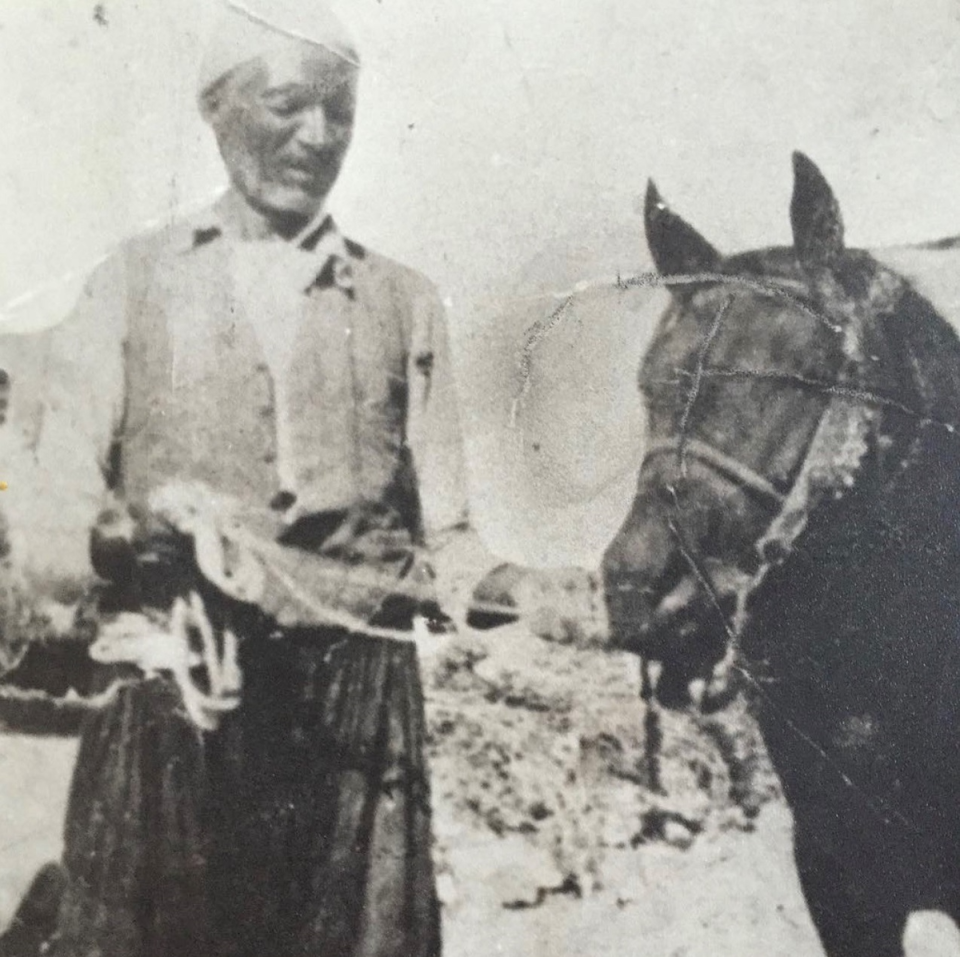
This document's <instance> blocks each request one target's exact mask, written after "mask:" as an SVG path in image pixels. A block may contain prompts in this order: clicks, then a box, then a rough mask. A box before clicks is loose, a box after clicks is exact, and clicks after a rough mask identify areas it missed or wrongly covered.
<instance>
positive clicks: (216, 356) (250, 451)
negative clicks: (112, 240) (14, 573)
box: [0, 202, 482, 592]
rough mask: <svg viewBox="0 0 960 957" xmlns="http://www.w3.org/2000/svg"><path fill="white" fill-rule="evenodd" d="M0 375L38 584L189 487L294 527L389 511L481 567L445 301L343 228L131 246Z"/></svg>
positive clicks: (23, 534)
mask: <svg viewBox="0 0 960 957" xmlns="http://www.w3.org/2000/svg"><path fill="white" fill-rule="evenodd" d="M258 252H259V253H262V254H265V255H261V256H258ZM274 252H275V253H276V254H277V255H276V257H275V258H274V259H271V255H272V253H274ZM290 252H293V256H290V255H288V253H290ZM257 263H260V267H259V268H261V270H262V272H261V274H259V276H258V278H257V279H256V280H253V281H251V272H252V271H253V270H254V269H256V268H258V267H257V265H256V264H257ZM0 368H5V369H7V371H8V372H9V373H10V377H11V385H10V392H11V400H10V405H11V409H10V412H9V414H8V417H7V418H8V421H7V424H6V425H5V426H0V466H3V465H4V460H6V462H8V463H10V469H9V471H10V478H9V479H7V478H6V476H2V475H0V478H3V479H5V480H7V481H8V484H9V485H10V490H9V491H7V492H5V493H3V494H4V495H5V496H6V497H5V498H4V499H3V500H0V507H3V508H4V509H5V511H6V512H7V514H8V515H10V516H11V524H12V525H13V526H15V527H14V528H13V530H12V535H13V537H14V538H17V535H18V533H19V547H20V551H19V553H18V554H22V555H24V556H25V561H26V562H27V564H29V565H31V567H32V568H34V569H36V570H37V573H38V574H39V575H41V576H43V575H45V574H47V575H51V576H52V577H53V578H56V579H69V578H70V577H71V576H72V577H76V578H82V577H83V576H84V575H87V574H89V566H88V563H87V559H86V544H87V530H88V529H89V527H90V525H91V524H92V522H93V520H94V518H95V516H96V512H97V511H98V510H99V508H100V507H101V505H102V502H103V500H104V497H105V496H106V495H107V494H108V493H109V491H110V489H111V488H112V489H113V490H114V491H115V492H117V493H118V494H120V495H121V496H123V497H125V498H127V499H130V500H133V501H142V500H143V499H144V498H145V496H146V495H148V494H149V492H150V490H151V489H152V488H155V487H157V486H158V485H159V484H162V483H163V482H164V481H166V480H169V479H172V478H177V479H198V480H202V481H205V482H208V483H209V484H211V485H212V486H214V487H215V488H217V489H218V490H220V491H223V492H225V493H228V494H231V495H233V496H236V497H239V498H243V499H247V500H248V501H250V502H251V503H252V504H258V505H263V504H267V503H270V502H271V501H280V502H282V501H284V500H287V501H290V500H291V498H292V501H293V503H294V504H293V505H292V507H293V508H294V509H295V510H296V514H310V513H315V512H325V511H329V510H337V509H349V508H351V507H352V506H354V505H356V504H358V503H373V504H379V505H383V506H384V507H386V508H390V509H395V510H396V511H397V513H398V514H399V515H401V517H402V521H403V522H404V523H407V524H409V526H410V527H411V531H412V532H414V534H415V535H416V536H419V537H422V538H423V539H424V540H425V541H426V542H427V544H428V545H429V546H432V548H433V549H434V550H435V551H436V550H440V549H441V547H442V546H444V545H446V544H448V543H453V551H454V552H457V551H463V550H464V549H465V548H466V550H467V551H468V552H470V553H471V554H476V553H477V552H478V550H479V551H481V552H482V546H479V542H478V540H477V539H476V536H475V535H474V534H473V533H472V532H471V531H469V530H468V528H469V526H468V508H467V495H466V485H465V475H464V465H463V454H462V436H461V433H460V420H459V415H458V411H457V409H458V402H457V396H456V390H455V387H454V382H453V375H452V368H451V356H450V350H449V341H448V334H447V328H446V320H445V316H444V312H443V308H442V305H441V303H440V301H439V298H438V296H437V294H436V291H435V290H434V288H433V287H432V286H431V285H430V284H429V283H428V282H427V281H426V280H425V279H424V278H423V277H422V276H420V275H419V274H417V273H415V272H413V271H412V270H410V269H407V268H406V267H403V266H401V265H399V264H397V263H394V262H392V261H390V260H388V259H386V258H384V257H381V256H378V255H377V254H375V253H372V252H370V251H368V250H366V249H364V248H363V247H361V246H359V245H357V244H355V243H352V242H351V241H349V240H345V239H343V237H342V236H340V234H339V233H338V232H337V231H336V227H335V226H334V225H333V224H332V221H329V220H328V221H327V222H326V225H325V226H324V227H323V228H322V229H321V231H320V234H319V236H318V237H316V244H315V245H311V244H309V243H308V248H307V249H305V250H299V249H297V250H288V249H283V248H282V246H280V245H277V246H276V247H273V248H271V249H270V250H269V251H268V250H267V248H266V247H265V246H262V245H260V244H258V243H257V242H252V241H245V240H244V237H243V235H242V232H241V231H240V230H239V229H237V228H236V223H235V222H234V221H233V219H232V217H231V215H230V212H229V206H228V205H227V204H225V203H223V202H221V203H220V204H218V205H217V206H215V207H213V208H212V209H210V210H208V211H207V212H206V213H203V214H200V215H199V216H196V217H193V218H192V219H190V220H188V221H185V222H181V223H179V224H176V225H174V226H172V227H169V228H167V229H165V230H163V231H160V232H158V233H153V234H150V235H147V236H143V237H138V238H136V239H133V240H131V241H130V242H128V243H127V244H125V245H124V246H123V247H121V249H120V250H118V251H117V253H116V254H114V255H113V256H111V257H110V258H109V259H108V260H107V261H106V262H105V263H104V264H103V265H102V266H101V267H99V268H98V270H97V271H96V273H95V274H94V276H93V277H92V278H91V280H90V282H89V284H88V285H87V288H86V290H85V292H84V294H83V296H82V297H81V300H80V302H79V303H78V305H77V307H76V309H75V310H74V312H73V314H72V315H71V316H70V317H69V318H67V319H66V320H65V321H64V322H63V323H61V324H60V325H59V326H57V327H55V328H54V329H52V330H49V331H46V332H44V333H40V334H36V335H35V336H29V337H16V338H12V337H0ZM284 370H285V372H284ZM285 492H286V493H290V494H289V495H287V496H283V495H281V494H280V493H285ZM51 508H54V509H55V511H54V513H52V514H51ZM18 516H19V517H18ZM17 526H18V527H17ZM464 536H466V537H468V538H469V539H470V540H471V544H470V545H465V544H464ZM81 556H82V561H81ZM437 564H438V565H441V564H442V562H441V561H439V560H438V562H437ZM438 571H440V577H441V579H442V578H444V577H445V576H444V573H443V571H442V570H441V569H438ZM441 592H443V588H441Z"/></svg>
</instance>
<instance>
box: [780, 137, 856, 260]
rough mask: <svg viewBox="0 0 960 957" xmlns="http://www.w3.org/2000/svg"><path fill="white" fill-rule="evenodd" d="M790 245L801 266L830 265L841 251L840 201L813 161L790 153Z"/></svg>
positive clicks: (802, 155) (798, 154)
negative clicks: (791, 236) (791, 244)
mask: <svg viewBox="0 0 960 957" xmlns="http://www.w3.org/2000/svg"><path fill="white" fill-rule="evenodd" d="M790 224H791V225H792V226H793V247H794V249H795V250H796V253H797V259H798V260H799V261H800V264H801V265H802V266H807V267H814V268H818V267H819V268H822V267H824V266H831V265H833V263H835V262H836V261H837V260H838V259H839V258H840V256H841V254H842V253H843V219H842V218H841V216H840V204H839V203H838V202H837V198H836V196H834V195H833V190H832V189H831V188H830V184H829V183H828V182H827V181H826V179H825V178H824V175H823V173H821V172H820V170H819V169H818V168H817V166H816V164H815V163H814V162H813V161H812V160H811V159H809V158H808V157H806V156H804V154H803V153H799V152H797V153H794V154H793V197H792V198H791V200H790Z"/></svg>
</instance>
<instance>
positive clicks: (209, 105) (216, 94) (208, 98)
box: [197, 74, 230, 125]
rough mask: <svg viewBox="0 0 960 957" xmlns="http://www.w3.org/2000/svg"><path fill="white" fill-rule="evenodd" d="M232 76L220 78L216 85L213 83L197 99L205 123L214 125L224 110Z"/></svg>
mask: <svg viewBox="0 0 960 957" xmlns="http://www.w3.org/2000/svg"><path fill="white" fill-rule="evenodd" d="M229 79H230V75H229V74H227V75H226V76H222V77H220V79H219V80H217V81H216V83H211V84H210V86H208V87H207V88H206V89H205V90H203V91H202V92H201V93H200V95H199V97H197V105H198V106H199V107H200V115H201V116H202V117H203V120H204V122H205V123H209V124H211V125H213V123H214V121H215V120H216V118H217V116H218V115H219V114H220V111H221V110H222V109H223V104H224V101H225V100H226V93H227V82H228V81H229Z"/></svg>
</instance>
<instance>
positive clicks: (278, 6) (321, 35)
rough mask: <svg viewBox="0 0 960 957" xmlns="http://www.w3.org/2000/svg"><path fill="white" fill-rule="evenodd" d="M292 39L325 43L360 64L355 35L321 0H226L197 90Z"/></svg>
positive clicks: (330, 48) (330, 49)
mask: <svg viewBox="0 0 960 957" xmlns="http://www.w3.org/2000/svg"><path fill="white" fill-rule="evenodd" d="M291 41H297V42H306V43H312V44H314V45H316V46H321V47H324V48H325V49H327V50H329V51H331V52H332V53H335V54H336V55H337V56H339V57H341V58H342V59H344V60H346V61H347V62H348V63H351V64H353V65H354V66H359V65H360V56H359V54H358V53H357V48H356V44H355V43H354V40H353V38H352V37H351V35H350V33H349V31H348V30H347V28H346V27H345V26H344V24H343V23H342V22H341V20H340V19H339V18H338V17H337V16H336V14H335V13H334V12H333V10H332V9H331V8H330V7H329V6H328V5H327V3H326V2H325V0H227V2H226V4H225V5H224V10H223V14H222V16H221V18H220V22H219V23H218V25H217V27H216V29H215V31H214V33H213V36H212V38H211V40H210V43H209V46H208V47H207V50H206V53H205V55H204V59H203V64H202V66H201V68H200V92H201V93H202V92H204V91H205V90H207V89H208V88H209V87H210V86H212V85H213V84H214V83H216V82H217V80H219V79H220V78H221V77H223V76H225V75H226V74H227V73H229V72H230V71H231V70H233V69H234V68H235V67H238V66H240V65H241V64H242V63H246V62H248V61H250V60H253V59H256V58H257V57H258V56H262V55H264V54H265V53H268V52H269V51H270V50H272V49H274V48H277V47H283V46H285V45H287V44H289V43H290V42H291Z"/></svg>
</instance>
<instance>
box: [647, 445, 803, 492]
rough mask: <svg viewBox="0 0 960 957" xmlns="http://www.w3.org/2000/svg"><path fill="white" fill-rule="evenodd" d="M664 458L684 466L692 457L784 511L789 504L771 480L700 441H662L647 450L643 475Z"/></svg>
mask: <svg viewBox="0 0 960 957" xmlns="http://www.w3.org/2000/svg"><path fill="white" fill-rule="evenodd" d="M661 455H676V456H677V458H678V459H679V460H680V461H681V462H682V461H683V459H684V458H686V457H688V456H689V457H690V458H693V459H696V460H697V461H698V462H702V463H703V464H704V465H707V466H709V467H710V468H712V469H713V470H714V471H716V472H719V473H720V474H721V475H722V476H723V477H724V478H726V479H728V480H730V481H732V482H734V484H736V485H737V486H739V487H740V488H742V489H744V490H745V491H748V492H752V493H753V494H754V495H757V496H759V497H760V498H764V499H767V500H769V501H770V502H772V503H773V504H774V505H776V506H777V508H782V507H783V504H784V503H785V502H786V498H787V497H786V495H784V494H783V493H782V492H781V491H780V490H779V489H778V488H777V487H776V486H775V485H774V484H773V483H772V482H771V481H770V480H769V479H768V478H766V477H764V476H763V475H761V474H760V473H759V472H756V471H754V469H752V468H750V466H748V465H744V464H743V463H742V462H740V461H739V460H738V459H735V458H734V457H733V456H731V455H728V454H727V453H726V452H721V451H720V449H718V448H716V447H715V446H713V445H710V444H709V443H707V442H702V441H700V440H699V439H684V438H682V437H680V436H677V437H674V438H670V439H658V440H657V441H656V442H652V443H651V444H650V446H649V447H648V448H647V451H646V455H645V456H644V459H643V463H642V464H641V466H640V470H641V471H642V470H643V468H644V466H646V464H647V463H648V462H649V461H651V460H652V459H654V458H657V457H659V456H661Z"/></svg>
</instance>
